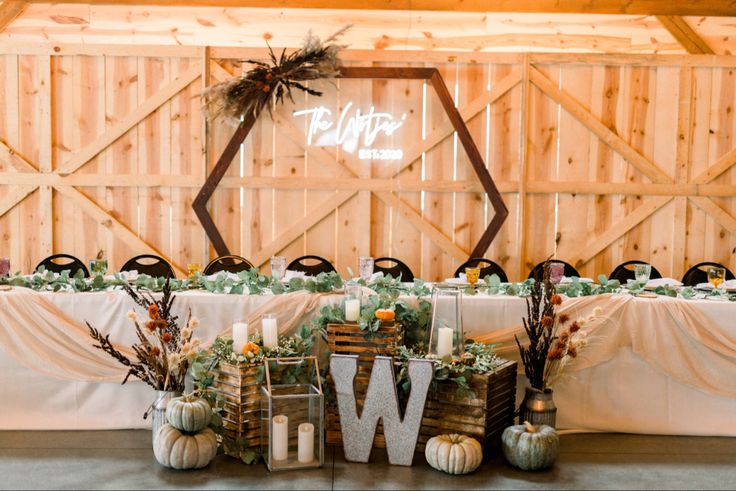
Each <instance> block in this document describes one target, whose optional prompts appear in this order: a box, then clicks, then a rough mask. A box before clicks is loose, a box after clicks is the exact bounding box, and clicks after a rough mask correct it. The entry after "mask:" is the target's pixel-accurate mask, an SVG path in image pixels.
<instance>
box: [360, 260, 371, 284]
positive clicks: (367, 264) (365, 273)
mask: <svg viewBox="0 0 736 491" xmlns="http://www.w3.org/2000/svg"><path fill="white" fill-rule="evenodd" d="M358 271H360V277H361V278H362V279H363V280H364V281H368V280H370V279H371V276H373V258H372V257H366V256H362V257H360V258H358Z"/></svg>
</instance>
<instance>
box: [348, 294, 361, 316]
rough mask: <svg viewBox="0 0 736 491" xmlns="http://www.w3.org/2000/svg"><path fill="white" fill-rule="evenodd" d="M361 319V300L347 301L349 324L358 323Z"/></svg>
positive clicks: (352, 299)
mask: <svg viewBox="0 0 736 491" xmlns="http://www.w3.org/2000/svg"><path fill="white" fill-rule="evenodd" d="M359 318H360V300H358V299H357V298H350V299H348V300H345V320H346V321H348V322H357V321H358V319H359Z"/></svg>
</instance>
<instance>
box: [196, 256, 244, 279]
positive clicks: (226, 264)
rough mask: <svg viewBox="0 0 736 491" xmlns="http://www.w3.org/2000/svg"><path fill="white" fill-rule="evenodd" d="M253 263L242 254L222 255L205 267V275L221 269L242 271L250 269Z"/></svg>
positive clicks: (230, 271) (229, 271)
mask: <svg viewBox="0 0 736 491" xmlns="http://www.w3.org/2000/svg"><path fill="white" fill-rule="evenodd" d="M252 268H253V265H252V264H251V263H250V261H248V260H247V259H245V258H244V257H241V256H236V255H228V256H220V257H217V258H215V259H213V260H212V261H210V263H209V264H208V265H207V266H206V267H205V268H204V272H203V274H204V275H205V276H207V275H211V274H215V273H219V272H220V271H227V272H228V273H240V272H241V271H250V270H251V269H252Z"/></svg>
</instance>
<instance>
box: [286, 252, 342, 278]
mask: <svg viewBox="0 0 736 491" xmlns="http://www.w3.org/2000/svg"><path fill="white" fill-rule="evenodd" d="M305 260H306V261H317V263H316V264H305V263H304V261H305ZM286 269H287V270H291V271H301V272H302V273H306V274H307V275H308V276H317V275H318V274H320V273H331V272H333V271H334V272H337V270H336V269H335V267H334V266H333V265H332V263H330V261H328V260H327V259H325V258H323V257H319V256H302V257H298V258H296V259H294V260H293V261H291V262H290V263H289V265H288V266H287V267H286Z"/></svg>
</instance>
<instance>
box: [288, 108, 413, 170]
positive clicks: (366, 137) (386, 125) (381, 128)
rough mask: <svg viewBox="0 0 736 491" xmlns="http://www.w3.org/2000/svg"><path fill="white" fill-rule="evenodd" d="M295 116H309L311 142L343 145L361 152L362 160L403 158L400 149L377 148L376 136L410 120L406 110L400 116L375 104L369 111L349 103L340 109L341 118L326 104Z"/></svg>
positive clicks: (384, 133)
mask: <svg viewBox="0 0 736 491" xmlns="http://www.w3.org/2000/svg"><path fill="white" fill-rule="evenodd" d="M293 115H294V116H306V117H308V118H309V127H308V128H307V144H308V145H315V146H319V147H327V146H341V147H342V148H343V150H345V151H346V152H349V153H355V152H356V150H357V152H358V158H359V159H361V160H400V159H401V158H403V157H404V152H403V151H402V150H401V149H400V148H373V145H374V143H375V142H376V138H378V137H379V136H381V135H385V136H391V135H393V134H394V133H395V132H396V131H397V130H398V129H399V128H401V126H402V125H403V124H404V121H406V113H403V114H402V115H401V116H400V117H398V118H396V117H394V115H392V114H390V113H383V112H377V111H376V110H375V108H374V107H373V106H371V107H370V109H369V110H368V112H365V113H364V112H362V111H361V110H360V108H356V109H353V103H352V102H348V103H347V104H346V105H345V107H344V108H343V109H342V111H340V115H339V117H338V118H337V121H335V119H334V118H333V115H332V111H331V110H330V109H328V108H326V107H325V106H318V107H315V108H311V109H303V110H301V111H295V112H294V113H293Z"/></svg>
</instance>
